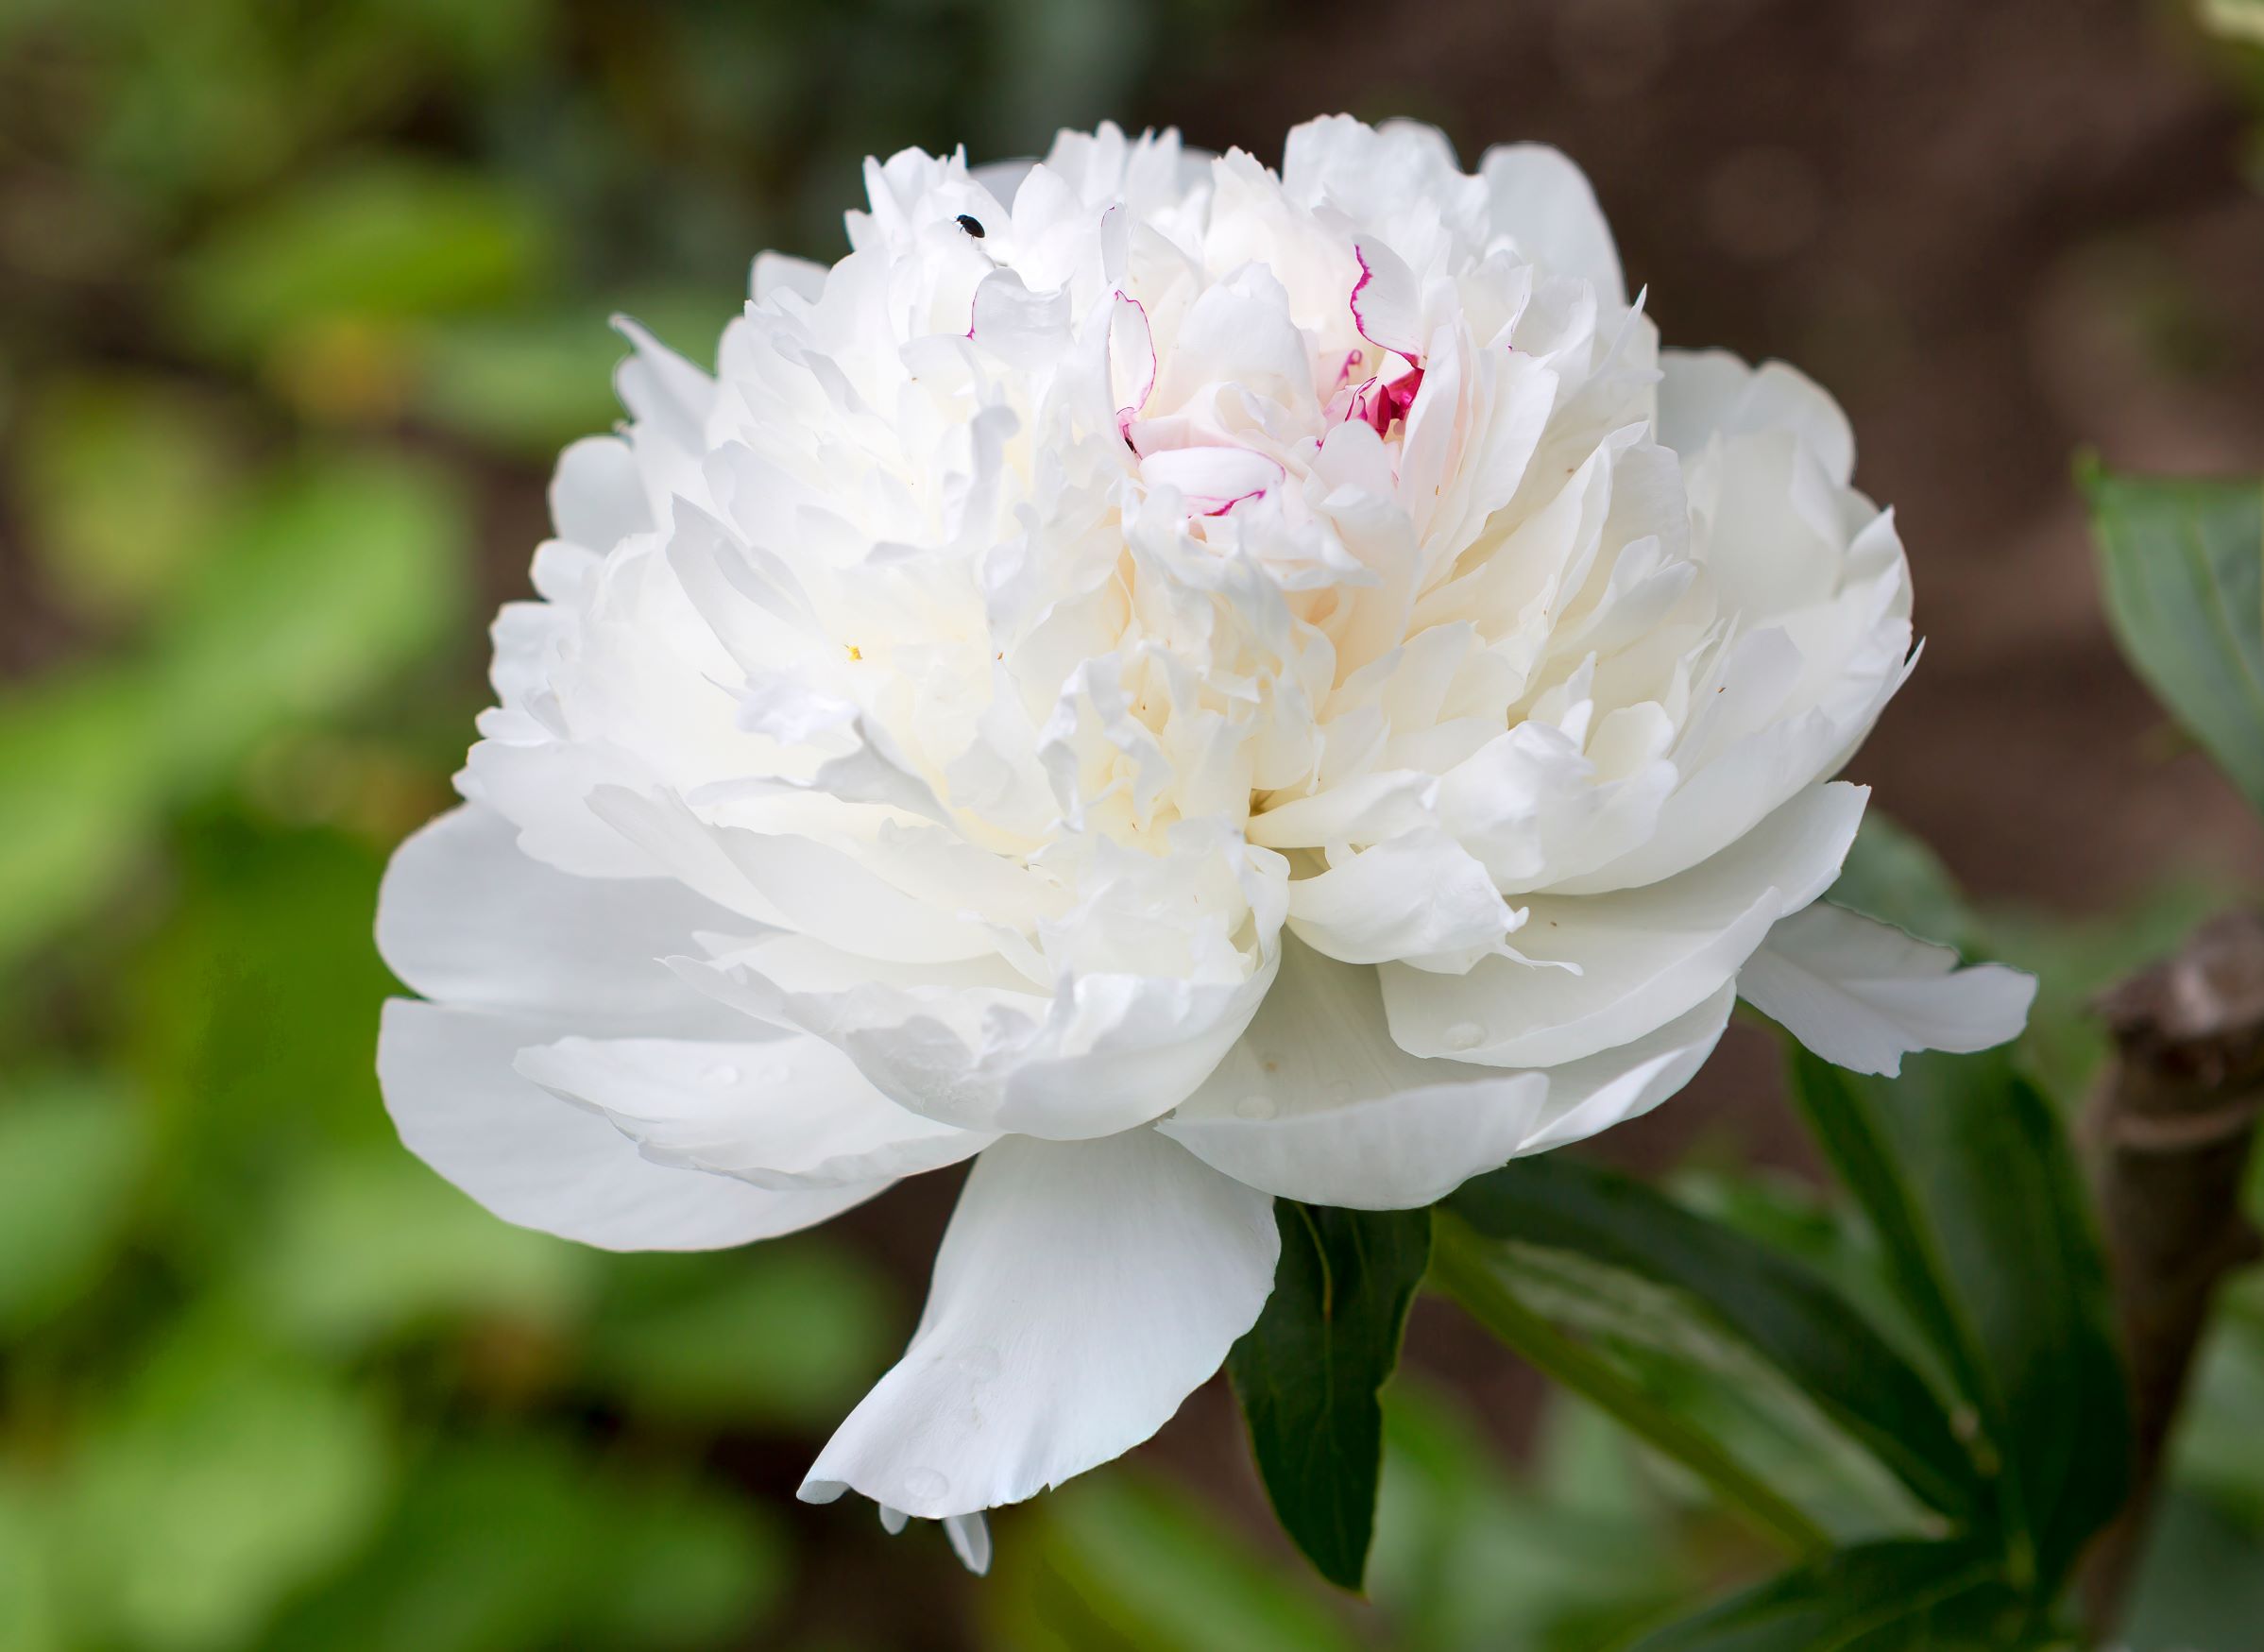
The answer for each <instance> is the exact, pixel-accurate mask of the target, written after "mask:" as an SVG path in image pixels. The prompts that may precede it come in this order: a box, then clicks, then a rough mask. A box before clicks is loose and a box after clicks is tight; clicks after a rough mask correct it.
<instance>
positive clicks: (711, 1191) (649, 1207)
mask: <svg viewBox="0 0 2264 1652" xmlns="http://www.w3.org/2000/svg"><path fill="white" fill-rule="evenodd" d="M563 1031H565V1028H563V1027H562V1026H560V1025H559V1024H558V1023H556V1022H554V1021H539V1020H535V1019H532V1018H530V1017H525V1016H518V1015H491V1014H484V1013H479V1012H477V1011H472V1010H457V1009H451V1008H447V1007H445V1006H442V1005H439V1004H421V1003H417V1002H415V1001H413V1000H411V999H407V998H395V999H392V1000H390V1001H389V1002H388V1003H387V1004H386V1005H385V1011H384V1019H383V1023H382V1025H381V1028H380V1030H379V1033H378V1084H379V1087H380V1088H381V1089H382V1090H383V1092H384V1098H385V1110H386V1111H387V1112H388V1113H390V1114H391V1115H392V1116H393V1122H394V1124H395V1126H396V1127H397V1128H398V1129H399V1130H400V1138H401V1141H402V1142H403V1143H404V1144H405V1145H406V1146H407V1147H408V1149H409V1150H410V1151H411V1152H413V1153H415V1154H416V1155H417V1157H418V1158H420V1159H422V1160H423V1161H424V1162H425V1163H426V1164H428V1165H430V1166H432V1167H433V1168H434V1169H435V1170H437V1171H439V1172H440V1174H441V1175H443V1176H445V1177H447V1178H448V1179H449V1180H450V1181H451V1182H453V1183H454V1184H456V1185H457V1186H458V1187H461V1188H462V1189H463V1190H464V1191H465V1192H467V1193H468V1194H470V1195H471V1196H472V1198H474V1199H476V1200H478V1201H480V1202H481V1203H482V1204H484V1205H485V1206H486V1207H487V1208H488V1209H489V1210H491V1211H493V1212H494V1213H495V1214H496V1215H497V1216H499V1217H502V1218H503V1219H504V1220H505V1221H508V1222H516V1223H518V1224H519V1226H520V1227H527V1228H537V1229H540V1230H541V1231H542V1232H544V1233H547V1234H556V1235H560V1236H561V1237H563V1238H569V1239H579V1240H581V1241H582V1242H583V1243H584V1244H588V1245H597V1246H601V1247H603V1248H604V1249H605V1250H608V1251H708V1250H715V1249H717V1248H719V1247H722V1246H725V1245H743V1244H745V1243H746V1242H747V1241H749V1240H750V1239H767V1238H770V1237H772V1236H774V1235H778V1234H791V1233H792V1232H794V1231H795V1230H796V1229H798V1228H806V1227H809V1226H810V1225H811V1224H812V1223H815V1222H822V1221H824V1220H825V1219H826V1218H827V1217H830V1216H835V1215H838V1214H839V1213H840V1212H842V1211H844V1210H847V1209H848V1208H849V1207H850V1206H851V1205H853V1204H858V1203H861V1202H862V1201H865V1200H867V1199H870V1198H871V1197H872V1196H873V1195H874V1194H876V1193H877V1192H879V1191H880V1189H881V1188H882V1187H884V1186H886V1185H887V1184H886V1183H884V1182H870V1183H865V1184H861V1185H858V1186H851V1187H837V1188H827V1189H825V1190H823V1191H820V1192H809V1193H774V1192H770V1191H767V1190H766V1189H763V1188H760V1187H757V1186H754V1185H752V1184H749V1183H745V1182H741V1181H738V1180H735V1179H734V1178H731V1177H728V1176H716V1175H710V1174H708V1173H707V1172H706V1171H704V1170H683V1169H674V1168H672V1167H668V1166H664V1165H656V1164H654V1163H653V1162H652V1161H651V1160H649V1159H646V1158H643V1157H641V1156H640V1155H639V1154H638V1150H637V1144H636V1143H634V1142H632V1141H631V1140H630V1139H629V1138H628V1137H627V1136H625V1135H623V1134H621V1132H620V1131H618V1130H616V1129H614V1128H613V1126H612V1125H611V1124H609V1123H607V1122H606V1121H605V1119H604V1117H603V1116H600V1115H598V1114H595V1113H591V1112H587V1111H586V1110H584V1109H582V1108H579V1107H574V1106H572V1105H570V1104H569V1103H567V1102H564V1101H561V1100H559V1099H558V1098H556V1097H555V1096H552V1095H549V1094H547V1093H545V1092H544V1091H542V1090H541V1089H538V1088H537V1087H536V1086H535V1085H534V1084H532V1083H529V1082H528V1081H526V1080H525V1079H522V1078H520V1077H519V1074H517V1073H516V1072H514V1071H513V1070H512V1066H511V1064H512V1061H513V1059H514V1058H515V1057H516V1056H517V1055H518V1053H519V1050H521V1049H523V1048H525V1047H528V1046H530V1045H537V1044H543V1043H547V1042H549V1041H550V1040H552V1039H554V1038H556V1037H558V1036H559V1034H560V1033H562V1032H563Z"/></svg>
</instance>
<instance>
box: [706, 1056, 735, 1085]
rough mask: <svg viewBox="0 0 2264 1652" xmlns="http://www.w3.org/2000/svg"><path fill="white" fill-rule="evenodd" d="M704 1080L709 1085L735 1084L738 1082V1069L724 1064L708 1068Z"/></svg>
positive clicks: (726, 1063)
mask: <svg viewBox="0 0 2264 1652" xmlns="http://www.w3.org/2000/svg"><path fill="white" fill-rule="evenodd" d="M706 1079H707V1081H708V1082H709V1083H711V1084H719V1085H720V1084H736V1083H738V1082H739V1069H738V1068H737V1067H735V1066H733V1065H731V1064H730V1063H728V1062H725V1063H724V1064H722V1065H721V1066H712V1067H709V1068H708V1069H707V1073H706Z"/></svg>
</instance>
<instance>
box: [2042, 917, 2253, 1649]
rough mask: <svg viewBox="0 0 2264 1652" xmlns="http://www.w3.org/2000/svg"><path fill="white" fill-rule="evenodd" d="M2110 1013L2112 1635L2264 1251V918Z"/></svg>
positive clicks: (2107, 1199)
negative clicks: (2127, 1406)
mask: <svg viewBox="0 0 2264 1652" xmlns="http://www.w3.org/2000/svg"><path fill="white" fill-rule="evenodd" d="M2097 1008H2098V1010H2099V1013H2100V1014H2101V1016H2102V1018H2103V1019H2104V1020H2105V1022H2106V1024H2107V1030H2108V1031H2109V1032H2110V1033H2112V1034H2113V1036H2114V1040H2115V1062H2114V1064H2113V1066H2112V1067H2111V1068H2110V1069H2109V1070H2108V1072H2107V1075H2106V1078H2105V1080H2104V1081H2103V1082H2102V1084H2101V1085H2100V1087H2099V1089H2098V1091H2097V1093H2096V1094H2095V1095H2094V1096H2093V1097H2092V1099H2091V1106H2090V1111H2089V1112H2088V1114H2087V1115H2086V1116H2085V1120H2084V1131H2083V1134H2084V1138H2085V1146H2086V1147H2087V1149H2088V1150H2089V1156H2090V1160H2091V1169H2092V1176H2093V1180H2094V1181H2095V1183H2096V1184H2097V1186H2098V1191H2099V1211H2100V1225H2101V1226H2102V1229H2103V1230H2104V1233H2105V1238H2106V1246H2107V1254H2108V1259H2109V1261H2110V1262H2111V1263H2112V1265H2113V1274H2114V1283H2115V1297H2116V1309H2117V1314H2118V1317H2119V1319H2120V1320H2121V1331H2122V1344H2123V1350H2124V1353H2125V1355H2126V1357H2127V1358H2128V1360H2129V1362H2130V1377H2131V1401H2132V1412H2133V1430H2132V1433H2133V1459H2132V1491H2131V1496H2130V1501H2129V1503H2128V1504H2127V1505H2126V1506H2125V1507H2124V1508H2123V1511H2122V1513H2121V1515H2120V1516H2119V1518H2118V1519H2117V1520H2116V1522H2115V1524H2112V1525H2110V1526H2109V1527H2107V1529H2106V1531H2105V1532H2104V1533H2103V1534H2102V1536H2101V1537H2100V1539H2099V1541H2098V1543H2097V1544H2096V1546H2095V1547H2094V1549H2093V1552H2092V1553H2091V1555H2090V1556H2089V1557H2088V1558H2087V1560H2086V1563H2085V1572H2084V1577H2083V1589H2082V1592H2083V1598H2084V1605H2085V1609H2086V1612H2087V1615H2088V1617H2089V1619H2090V1623H2091V1626H2092V1628H2093V1629H2094V1630H2096V1631H2097V1632H2098V1633H2100V1634H2101V1635H2102V1636H2104V1635H2106V1634H2108V1633H2109V1632H2111V1631H2112V1630H2113V1629H2114V1628H2115V1627H2116V1626H2117V1623H2118V1621H2119V1619H2120V1617H2121V1615H2122V1609H2123V1605H2124V1600H2125V1597H2126V1595H2127V1594H2128V1592H2129V1590H2130V1584H2131V1578H2132V1574H2133V1572H2134V1570H2135V1568H2136V1564H2137V1560H2138V1558H2139V1556H2140V1555H2141V1554H2142V1553H2143V1552H2144V1549H2145V1544H2146V1534H2147V1528H2148V1526H2149V1525H2150V1524H2151V1523H2152V1519H2153V1505H2154V1502H2155V1495H2156V1492H2157V1490H2159V1486H2160V1481H2161V1476H2162V1464H2163V1451H2164V1448H2165V1446H2166V1445H2167V1444H2168V1441H2169V1439H2170V1425H2171V1423H2172V1422H2175V1420H2176V1417H2177V1412H2178V1406H2179V1404H2180V1402H2181V1401H2182V1400H2183V1398H2184V1395H2185V1389H2186V1377H2187V1371H2188V1369H2189V1368H2190V1367H2191V1365H2192V1363H2193V1351H2194V1349H2195V1347H2196V1346H2197V1345H2198V1344H2199V1342H2200V1340H2201V1336H2202V1332H2203V1330H2204V1328H2205V1327H2206V1325H2207V1323H2208V1314H2209V1306H2210V1303H2211V1301H2212V1299H2213V1298H2214V1297H2215V1295H2216V1291H2217V1286H2218V1284H2219V1282H2220V1281H2221V1280H2222V1279H2223V1278H2224V1276H2225V1275H2226V1274H2227V1273H2230V1272H2232V1271H2233V1270H2234V1269H2238V1268H2240V1267H2242V1266H2245V1265H2246V1264H2247V1263H2249V1262H2252V1261H2255V1259H2256V1258H2257V1256H2258V1255H2259V1254H2264V1245H2259V1243H2258V1239H2257V1235H2256V1233H2255V1229H2254V1228H2252V1227H2251V1226H2250V1225H2249V1222H2248V1219H2247V1217H2246V1216H2245V1215H2244V1213H2243V1212H2242V1209H2241V1203H2240V1189H2241V1186H2242V1184H2243V1183H2244V1181H2245V1179H2246V1176H2247V1169H2248V1160H2249V1153H2250V1149H2251V1144H2252V1143H2253V1142H2254V1141H2255V1135H2256V1128H2257V1118H2258V1116H2259V1114H2264V913H2258V912H2254V911H2235V912H2228V913H2226V914H2224V915H2223V916H2221V917H2219V918H2216V919H2213V920H2211V921H2210V922H2209V923H2207V924H2205V925H2204V926H2203V927H2202V928H2200V929H2199V930H2198V931H2196V932H2195V933H2194V934H2193V935H2192V936H2191V937H2190V938H2189V939H2188V940H2187V943H2186V945H2184V946H2183V947H2182V948H2181V949H2180V950H2179V951H2177V952H2176V953H2175V954H2173V955H2172V956H2171V957H2170V958H2168V959H2166V960H2164V961H2163V962H2159V963H2157V964H2155V965H2153V967H2152V968H2150V969H2146V970H2142V971H2140V972H2139V973H2138V974H2137V975H2136V976H2133V977H2132V978H2131V979H2128V980H2126V981H2123V982H2121V983H2120V984H2119V985H2118V986H2116V987H2113V988H2111V989H2110V990H2109V991H2108V992H2107V993H2105V994H2104V995H2102V996H2101V998H2100V999H2099V1001H2098V1005H2097Z"/></svg>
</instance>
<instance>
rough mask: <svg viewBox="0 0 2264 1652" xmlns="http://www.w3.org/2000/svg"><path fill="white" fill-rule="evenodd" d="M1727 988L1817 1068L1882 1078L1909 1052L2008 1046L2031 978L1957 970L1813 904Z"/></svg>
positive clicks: (1886, 930)
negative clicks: (1809, 1052)
mask: <svg viewBox="0 0 2264 1652" xmlns="http://www.w3.org/2000/svg"><path fill="white" fill-rule="evenodd" d="M1737 990H1738V991H1739V992H1740V993H1741V994H1743V995H1744V996H1745V999H1746V1001H1747V1002H1749V1003H1751V1004H1752V1005H1753V1007H1754V1008H1755V1009H1757V1010H1759V1011H1761V1012H1762V1013H1763V1014H1765V1015H1767V1016H1769V1017H1770V1018H1771V1019H1773V1020H1775V1021H1777V1022H1779V1023H1780V1024H1781V1025H1782V1026H1783V1028H1784V1029H1785V1030H1786V1031H1788V1032H1790V1033H1791V1034H1792V1035H1793V1036H1794V1037H1796V1038H1797V1039H1798V1040H1799V1041H1800V1042H1801V1043H1802V1044H1805V1045H1806V1046H1808V1047H1809V1048H1810V1049H1813V1050H1814V1051H1815V1052H1816V1054H1818V1055H1820V1056H1822V1057H1823V1058H1824V1059H1825V1060H1826V1061H1828V1062H1834V1063H1837V1064H1839V1065H1841V1066H1843V1067H1848V1068H1851V1069H1853V1070H1854V1071H1856V1072H1859V1073H1885V1074H1887V1075H1889V1076H1890V1077H1891V1076H1893V1075H1894V1074H1897V1073H1899V1072H1900V1071H1901V1070H1902V1058H1903V1056H1904V1055H1905V1054H1907V1053H1909V1052H1910V1051H1912V1050H1918V1049H1946V1050H1950V1051H1953V1052H1955V1053H1958V1054H1965V1053H1967V1052H1969V1051H1972V1050H1977V1049H1990V1048H1993V1047H1996V1046H1997V1045H2000V1044H2003V1043H2005V1042H2006V1041H2007V1040H2009V1039H2013V1038H2017V1037H2018V1036H2019V1035H2020V1030H2021V1028H2023V1027H2025V1026H2026V1025H2027V1024H2028V1007H2029V1005H2030V1004H2031V1003H2033V1002H2034V1000H2035V996H2036V980H2035V977H2034V976H2032V975H2025V974H2023V973H2022V972H2020V971H2019V970H2017V969H2009V968H2007V967H2006V966H2005V965H2003V964H2001V963H1982V964H1975V965H1974V966H1972V967H1971V968H1968V969H1960V968H1958V967H1957V954H1956V953H1955V952H1954V951H1952V950H1950V948H1949V947H1947V946H1936V945H1933V944H1932V943H1931V942H1927V941H1920V940H1917V939H1915V937H1913V936H1910V935H1906V934H1904V933H1903V932H1902V931H1901V930H1900V929H1898V928H1894V927H1893V926H1892V925H1889V924H1881V923H1874V922H1873V921H1872V920H1871V919H1869V918H1866V917H1864V916H1862V915H1861V914H1859V913H1856V912H1851V911H1847V909H1845V908H1844V907H1835V906H1833V905H1831V904H1830V902H1828V901H1818V902H1816V904H1815V905H1813V906H1812V907H1809V908H1808V909H1807V910H1806V911H1798V912H1795V913H1794V914H1793V915H1792V916H1791V917H1789V918H1786V919H1785V920H1784V921H1783V922H1781V923H1779V925H1778V926H1777V927H1776V928H1774V929H1771V930H1770V931H1769V938H1768V940H1767V941H1766V942H1764V943H1763V944H1762V948H1761V950H1760V951H1758V952H1756V953H1755V954H1754V955H1753V956H1752V957H1751V958H1750V959H1748V960H1747V961H1746V962H1745V969H1744V971H1743V972H1742V973H1741V974H1740V975H1739V976H1738V978H1737Z"/></svg>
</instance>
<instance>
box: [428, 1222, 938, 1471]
mask: <svg viewBox="0 0 2264 1652" xmlns="http://www.w3.org/2000/svg"><path fill="white" fill-rule="evenodd" d="M465 1208H466V1209H467V1210H470V1211H475V1212H476V1209H477V1207H476V1206H472V1205H469V1204H467V1205H466V1207H465ZM490 1225H492V1224H490ZM606 1280H607V1295H606V1299H605V1301H604V1303H602V1305H601V1306H600V1308H599V1311H598V1314H597V1317H596V1320H595V1322H594V1324H593V1325H592V1326H591V1328H590V1346H589V1354H588V1366H589V1370H590V1371H591V1373H592V1374H593V1375H594V1377H595V1378H596V1380H597V1381H598V1382H599V1383H601V1384H602V1385H604V1387H605V1388H607V1389H608V1390H610V1391H612V1392H615V1393H617V1394H618V1395H619V1396H620V1403H621V1405H623V1406H624V1407H625V1408H627V1409H628V1410H630V1411H631V1412H633V1413H636V1414H638V1415H649V1416H653V1417H659V1418H667V1419H670V1420H672V1421H688V1422H734V1423H767V1424H786V1425H790V1426H794V1425H798V1426H802V1427H808V1428H824V1427H826V1426H829V1425H830V1424H831V1423H832V1422H833V1421H834V1420H835V1419H837V1418H838V1417H840V1416H841V1415H842V1413H843V1411H844V1410H845V1409H846V1408H847V1407H848V1406H849V1405H851V1404H853V1403H854V1402H855V1400H856V1398H857V1396H858V1395H859V1393H860V1392H861V1391H862V1389H863V1388H865V1387H867V1386H868V1385H869V1384H870V1383H871V1381H872V1374H873V1372H874V1371H876V1370H877V1369H879V1368H880V1367H881V1366H882V1365H884V1364H885V1363H886V1362H887V1357H888V1352H889V1345H890V1342H891V1340H892V1337H894V1324H895V1318H894V1314H893V1313H892V1312H891V1308H890V1300H889V1292H888V1290H887V1288H886V1286H885V1284H884V1283H883V1281H882V1280H880V1279H879V1278H878V1277H877V1275H876V1274H875V1273H874V1271H873V1270H872V1269H870V1268H868V1267H866V1266H864V1265H863V1264H861V1263H860V1261H859V1260H858V1259H857V1258H856V1257H854V1256H852V1255H849V1254H848V1253H846V1252H843V1251H840V1250H837V1249H834V1248H832V1246H831V1245H830V1244H829V1243H828V1241H827V1240H826V1239H824V1238H822V1237H819V1236H817V1235H811V1236H809V1237H805V1238H797V1239H792V1240H781V1241H778V1242H777V1243H775V1244H770V1245H764V1246H761V1247H759V1248H758V1249H755V1250H748V1251H732V1252H723V1253H720V1254H717V1255H713V1256H624V1257H621V1258H618V1259H615V1260H613V1261H611V1262H610V1263H609V1265H608V1268H607V1272H606Z"/></svg>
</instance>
